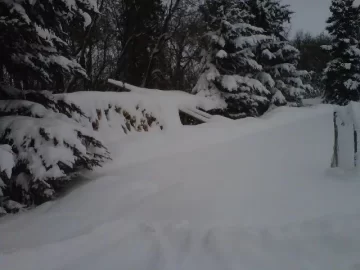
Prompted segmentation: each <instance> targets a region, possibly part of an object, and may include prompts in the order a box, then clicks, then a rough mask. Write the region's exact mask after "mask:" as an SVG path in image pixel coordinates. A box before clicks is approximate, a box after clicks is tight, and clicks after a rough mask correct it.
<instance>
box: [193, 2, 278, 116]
mask: <svg viewBox="0 0 360 270" xmlns="http://www.w3.org/2000/svg"><path fill="white" fill-rule="evenodd" d="M201 12H202V14H203V17H204V21H205V23H206V25H207V30H208V31H207V33H206V35H205V39H204V41H203V46H204V54H203V64H204V70H203V73H202V74H201V76H200V78H199V80H198V82H197V84H196V86H195V87H194V89H193V93H195V94H199V95H204V96H208V97H211V98H213V99H214V100H216V101H217V102H218V107H219V108H221V110H220V111H219V112H221V113H223V114H224V115H226V116H229V117H232V118H241V117H245V116H258V115H260V114H262V113H263V112H265V111H266V110H267V108H268V106H269V104H270V98H271V95H270V92H269V91H268V90H267V89H266V87H265V86H264V85H263V84H262V83H261V82H260V81H259V80H257V79H256V78H254V74H257V73H258V72H260V71H261V70H262V66H261V65H259V64H258V63H257V61H256V59H255V54H254V48H256V47H257V46H259V45H260V44H261V43H264V42H265V41H266V40H268V39H269V36H267V35H265V34H264V33H263V32H264V31H263V30H262V29H261V28H258V27H255V26H253V25H251V24H249V21H250V18H251V16H252V15H251V13H250V11H249V7H248V6H247V5H246V3H245V2H244V1H238V0H207V1H205V3H204V5H202V6H201Z"/></svg>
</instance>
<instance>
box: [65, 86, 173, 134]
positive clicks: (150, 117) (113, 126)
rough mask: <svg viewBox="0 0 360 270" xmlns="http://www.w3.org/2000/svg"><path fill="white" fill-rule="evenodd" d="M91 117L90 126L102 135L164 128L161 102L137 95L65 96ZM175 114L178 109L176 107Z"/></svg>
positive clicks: (97, 94) (89, 93)
mask: <svg viewBox="0 0 360 270" xmlns="http://www.w3.org/2000/svg"><path fill="white" fill-rule="evenodd" d="M59 98H60V95H59ZM62 98H64V99H66V100H67V101H68V102H72V103H74V104H76V105H77V106H78V107H79V108H81V110H82V111H83V112H84V113H85V114H86V116H87V117H88V121H89V122H88V125H89V126H91V127H92V128H93V129H94V130H95V131H98V132H99V133H100V134H101V136H103V137H104V138H105V137H108V136H112V134H111V133H116V136H123V135H127V134H130V133H132V132H148V131H151V130H154V129H155V130H161V129H163V126H164V123H163V122H160V120H159V118H160V114H161V115H163V114H164V112H160V111H161V110H160V108H159V107H161V106H160V105H159V104H160V103H161V101H159V100H156V99H155V98H153V97H151V96H144V95H142V94H137V93H116V92H107V93H106V94H104V93H102V92H77V93H71V94H66V95H63V97H62ZM174 110H175V111H176V108H174Z"/></svg>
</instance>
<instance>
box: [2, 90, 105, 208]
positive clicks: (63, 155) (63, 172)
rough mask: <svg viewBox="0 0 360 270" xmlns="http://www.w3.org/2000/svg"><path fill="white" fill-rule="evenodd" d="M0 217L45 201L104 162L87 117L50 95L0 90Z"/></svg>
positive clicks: (80, 111)
mask: <svg viewBox="0 0 360 270" xmlns="http://www.w3.org/2000/svg"><path fill="white" fill-rule="evenodd" d="M0 93H1V97H2V98H4V97H5V98H7V99H6V100H0V117H1V118H0V145H1V148H0V156H1V160H0V190H1V192H0V207H1V209H0V212H4V211H7V212H14V211H17V210H19V209H21V208H22V207H23V206H22V205H24V206H30V205H32V204H39V203H42V202H45V201H47V200H50V199H52V198H54V197H55V196H56V194H57V193H58V192H59V191H60V190H62V188H63V187H65V186H66V184H68V183H69V181H70V180H72V179H74V176H75V175H76V174H77V173H79V172H80V171H82V170H84V169H87V170H91V169H93V168H94V167H96V166H101V164H102V163H103V162H104V161H105V160H107V159H109V153H108V151H107V149H106V148H105V147H104V146H103V143H102V142H101V141H100V140H99V139H98V138H97V135H96V133H95V132H94V131H93V130H92V128H88V125H89V124H88V123H90V121H89V117H87V116H86V115H85V114H84V112H83V111H82V110H81V109H80V108H79V107H78V106H76V105H75V104H74V103H71V102H69V101H66V100H65V99H64V98H63V97H61V96H56V95H52V94H51V93H50V92H46V91H44V92H35V91H18V90H17V89H9V88H6V87H0Z"/></svg>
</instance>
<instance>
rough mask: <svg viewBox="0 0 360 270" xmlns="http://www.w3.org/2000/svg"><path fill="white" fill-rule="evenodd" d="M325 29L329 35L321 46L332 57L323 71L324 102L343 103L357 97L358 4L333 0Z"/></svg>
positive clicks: (359, 70)
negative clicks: (329, 43) (327, 40)
mask: <svg viewBox="0 0 360 270" xmlns="http://www.w3.org/2000/svg"><path fill="white" fill-rule="evenodd" d="M330 11H331V16H330V18H329V19H328V20H327V23H328V27H327V30H328V32H329V34H330V35H331V36H332V38H333V43H332V45H330V46H324V49H326V50H327V51H328V52H329V53H330V55H331V58H332V60H331V61H330V62H329V63H328V65H327V67H326V69H325V71H324V77H323V81H324V85H325V102H328V103H336V104H339V105H346V104H347V103H348V102H349V101H359V100H360V49H359V40H358V36H359V26H360V24H359V8H357V7H355V6H354V0H333V1H332V3H331V7H330Z"/></svg>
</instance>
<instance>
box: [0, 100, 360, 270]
mask: <svg viewBox="0 0 360 270" xmlns="http://www.w3.org/2000/svg"><path fill="white" fill-rule="evenodd" d="M332 111H333V108H332V107H331V106H327V105H318V106H316V107H310V108H280V109H277V110H275V111H274V112H272V113H270V114H267V115H266V116H265V117H263V118H261V119H251V118H250V119H244V120H239V121H233V122H223V121H214V122H213V123H208V124H204V125H200V126H196V127H184V128H182V129H174V130H171V129H170V130H166V131H165V132H153V133H149V134H135V135H129V136H127V137H123V136H122V137H121V139H116V138H117V136H116V134H114V136H113V139H112V140H109V142H108V143H109V149H110V150H111V151H112V154H113V161H112V162H111V163H109V164H108V165H106V166H105V167H104V168H101V169H100V170H98V171H97V172H95V173H93V174H91V175H88V178H89V179H88V180H87V181H84V183H83V184H82V185H81V186H79V187H77V188H75V189H74V190H73V191H72V192H70V193H69V194H67V195H66V196H64V197H63V198H61V199H59V200H57V201H54V202H51V203H47V204H44V205H42V206H40V207H38V208H36V209H34V210H32V211H29V212H26V213H22V214H19V215H14V216H7V217H5V218H2V219H0V269H1V270H75V269H76V270H100V269H101V270H110V269H114V270H115V269H116V270H118V269H121V270H123V269H124V270H127V269H129V270H130V269H131V270H134V269H138V270H143V269H144V270H145V269H147V270H150V269H153V270H160V269H167V270H168V269H184V270H185V269H186V270H190V269H194V270H195V269H196V270H212V269H214V270H215V269H216V270H219V269H241V270H259V269H266V270H285V269H286V270H288V269H292V270H296V269H299V270H300V269H301V270H302V269H304V270H305V269H306V270H320V269H321V270H322V269H323V270H331V269H334V270H340V269H341V270H359V269H360V181H359V180H358V179H357V177H356V176H355V174H354V175H351V174H350V173H347V174H340V173H339V172H337V173H336V172H335V171H330V170H329V169H328V168H329V166H330V162H331V155H332V146H333V123H332Z"/></svg>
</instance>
